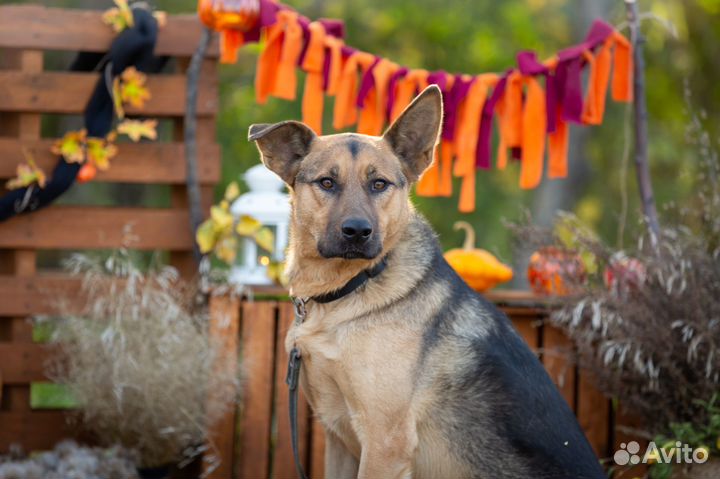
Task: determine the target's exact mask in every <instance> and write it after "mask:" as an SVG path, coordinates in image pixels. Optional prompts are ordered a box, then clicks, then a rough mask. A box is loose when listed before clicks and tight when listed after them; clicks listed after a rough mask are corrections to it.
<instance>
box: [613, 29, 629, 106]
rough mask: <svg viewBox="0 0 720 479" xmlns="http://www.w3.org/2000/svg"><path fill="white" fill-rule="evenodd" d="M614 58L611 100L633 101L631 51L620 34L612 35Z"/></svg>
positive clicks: (626, 41)
mask: <svg viewBox="0 0 720 479" xmlns="http://www.w3.org/2000/svg"><path fill="white" fill-rule="evenodd" d="M612 38H613V40H614V41H615V56H614V59H613V78H612V98H613V100H615V101H622V102H631V101H632V100H633V49H632V45H631V44H630V42H629V41H628V39H627V38H625V37H624V36H623V35H622V34H621V33H620V32H615V33H613V36H612Z"/></svg>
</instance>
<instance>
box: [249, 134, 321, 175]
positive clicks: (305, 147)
mask: <svg viewBox="0 0 720 479" xmlns="http://www.w3.org/2000/svg"><path fill="white" fill-rule="evenodd" d="M315 138H316V136H315V133H314V132H313V131H312V130H311V129H310V128H308V127H307V126H305V125H303V124H302V123H300V122H298V121H283V122H280V123H275V124H272V125H270V124H267V123H263V124H256V125H250V130H249V131H248V140H250V141H255V142H256V143H257V147H258V150H260V153H261V156H262V161H263V163H264V164H265V166H267V167H268V168H269V169H270V170H272V171H274V172H275V173H277V175H278V176H279V177H280V178H282V179H283V181H285V183H287V184H288V185H290V186H292V184H293V183H294V182H295V175H297V172H298V169H299V168H300V162H301V161H302V159H303V158H305V156H306V155H307V154H308V152H309V151H310V145H311V144H312V142H313V140H315Z"/></svg>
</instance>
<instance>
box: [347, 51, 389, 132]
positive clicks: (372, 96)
mask: <svg viewBox="0 0 720 479" xmlns="http://www.w3.org/2000/svg"><path fill="white" fill-rule="evenodd" d="M398 68H399V67H398V65H397V64H395V63H393V62H391V61H389V60H386V59H384V58H383V59H382V60H380V61H379V62H378V64H377V65H375V68H374V69H373V71H372V75H373V79H374V83H375V87H374V88H372V89H371V90H370V91H369V92H368V95H367V97H366V99H365V104H364V105H363V108H362V111H361V112H360V119H359V120H358V127H357V131H358V133H363V134H365V135H373V136H378V135H380V134H381V133H382V128H383V126H384V125H385V117H386V115H387V92H388V82H389V81H390V76H391V75H392V74H393V73H394V72H395V71H396V70H397V69H398Z"/></svg>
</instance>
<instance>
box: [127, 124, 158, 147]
mask: <svg viewBox="0 0 720 479" xmlns="http://www.w3.org/2000/svg"><path fill="white" fill-rule="evenodd" d="M157 124H158V122H157V120H144V121H141V120H124V121H123V122H122V123H120V124H119V125H118V127H117V131H118V133H120V134H121V135H127V136H128V137H129V138H130V139H131V140H132V141H134V142H136V143H137V142H138V141H140V139H141V138H147V139H148V140H157V129H156V128H157Z"/></svg>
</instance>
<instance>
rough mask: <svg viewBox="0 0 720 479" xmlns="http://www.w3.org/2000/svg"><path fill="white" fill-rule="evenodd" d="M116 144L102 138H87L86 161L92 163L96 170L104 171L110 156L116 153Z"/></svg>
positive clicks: (108, 165)
mask: <svg viewBox="0 0 720 479" xmlns="http://www.w3.org/2000/svg"><path fill="white" fill-rule="evenodd" d="M117 151H118V149H117V146H115V145H113V144H112V143H110V142H108V141H107V140H105V139H104V138H93V137H91V138H88V139H87V161H89V162H90V163H93V164H94V165H95V166H96V167H97V169H98V170H102V171H105V170H107V169H108V168H110V158H112V157H114V156H115V155H117Z"/></svg>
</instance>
